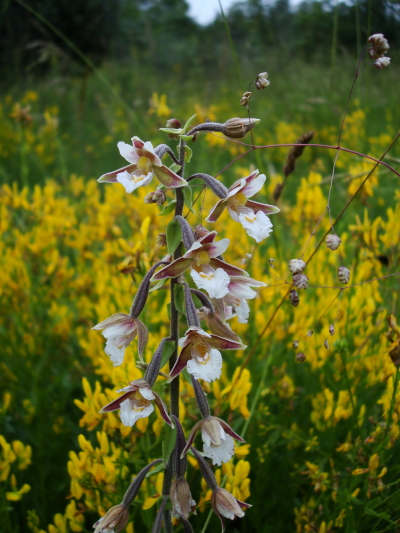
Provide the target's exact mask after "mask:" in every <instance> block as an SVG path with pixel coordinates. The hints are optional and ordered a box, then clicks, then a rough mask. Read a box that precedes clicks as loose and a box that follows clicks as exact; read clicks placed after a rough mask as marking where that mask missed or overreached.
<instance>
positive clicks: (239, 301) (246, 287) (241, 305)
mask: <svg viewBox="0 0 400 533" xmlns="http://www.w3.org/2000/svg"><path fill="white" fill-rule="evenodd" d="M266 286H267V285H266V283H264V282H262V281H257V280H256V279H252V278H249V277H244V276H231V278H230V282H229V285H228V291H229V292H228V294H227V295H226V296H224V303H225V304H226V305H228V306H232V307H233V308H234V309H235V311H236V314H237V316H238V318H239V322H240V323H242V324H246V323H247V320H248V318H249V314H250V308H249V304H248V303H247V300H252V299H253V298H255V297H256V295H257V292H256V291H255V290H253V289H252V288H251V287H259V288H260V287H266Z"/></svg>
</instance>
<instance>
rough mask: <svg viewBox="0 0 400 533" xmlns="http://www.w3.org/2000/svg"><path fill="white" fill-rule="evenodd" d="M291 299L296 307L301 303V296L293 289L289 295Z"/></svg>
mask: <svg viewBox="0 0 400 533" xmlns="http://www.w3.org/2000/svg"><path fill="white" fill-rule="evenodd" d="M289 299H290V303H291V304H292V305H293V306H294V307H297V306H298V305H299V303H300V298H299V295H298V294H297V291H295V290H294V289H292V290H291V291H290V293H289Z"/></svg>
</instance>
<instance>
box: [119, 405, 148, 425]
mask: <svg viewBox="0 0 400 533" xmlns="http://www.w3.org/2000/svg"><path fill="white" fill-rule="evenodd" d="M153 411H154V405H153V404H152V403H149V404H148V405H146V406H138V405H136V403H135V402H134V401H133V400H131V399H130V398H128V399H127V400H124V401H123V402H122V403H121V406H120V413H119V416H120V417H121V421H122V423H123V424H124V426H128V427H129V426H130V427H132V426H133V425H134V424H135V423H136V422H137V421H138V420H139V418H147V417H148V416H149V415H151V413H152V412H153Z"/></svg>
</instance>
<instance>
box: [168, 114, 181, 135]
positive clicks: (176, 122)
mask: <svg viewBox="0 0 400 533" xmlns="http://www.w3.org/2000/svg"><path fill="white" fill-rule="evenodd" d="M165 127H166V128H172V129H174V130H178V129H179V128H181V127H182V124H181V123H180V122H179V120H178V119H176V118H170V119H169V120H167V123H166V125H165ZM167 135H168V138H169V139H175V140H179V135H177V134H176V133H168V134H167Z"/></svg>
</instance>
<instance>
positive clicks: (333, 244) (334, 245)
mask: <svg viewBox="0 0 400 533" xmlns="http://www.w3.org/2000/svg"><path fill="white" fill-rule="evenodd" d="M341 242H342V240H341V239H340V238H339V237H338V236H337V235H333V234H331V235H328V236H327V237H326V239H325V244H326V245H327V247H328V248H329V250H332V251H335V250H337V249H338V248H339V246H340V244H341Z"/></svg>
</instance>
